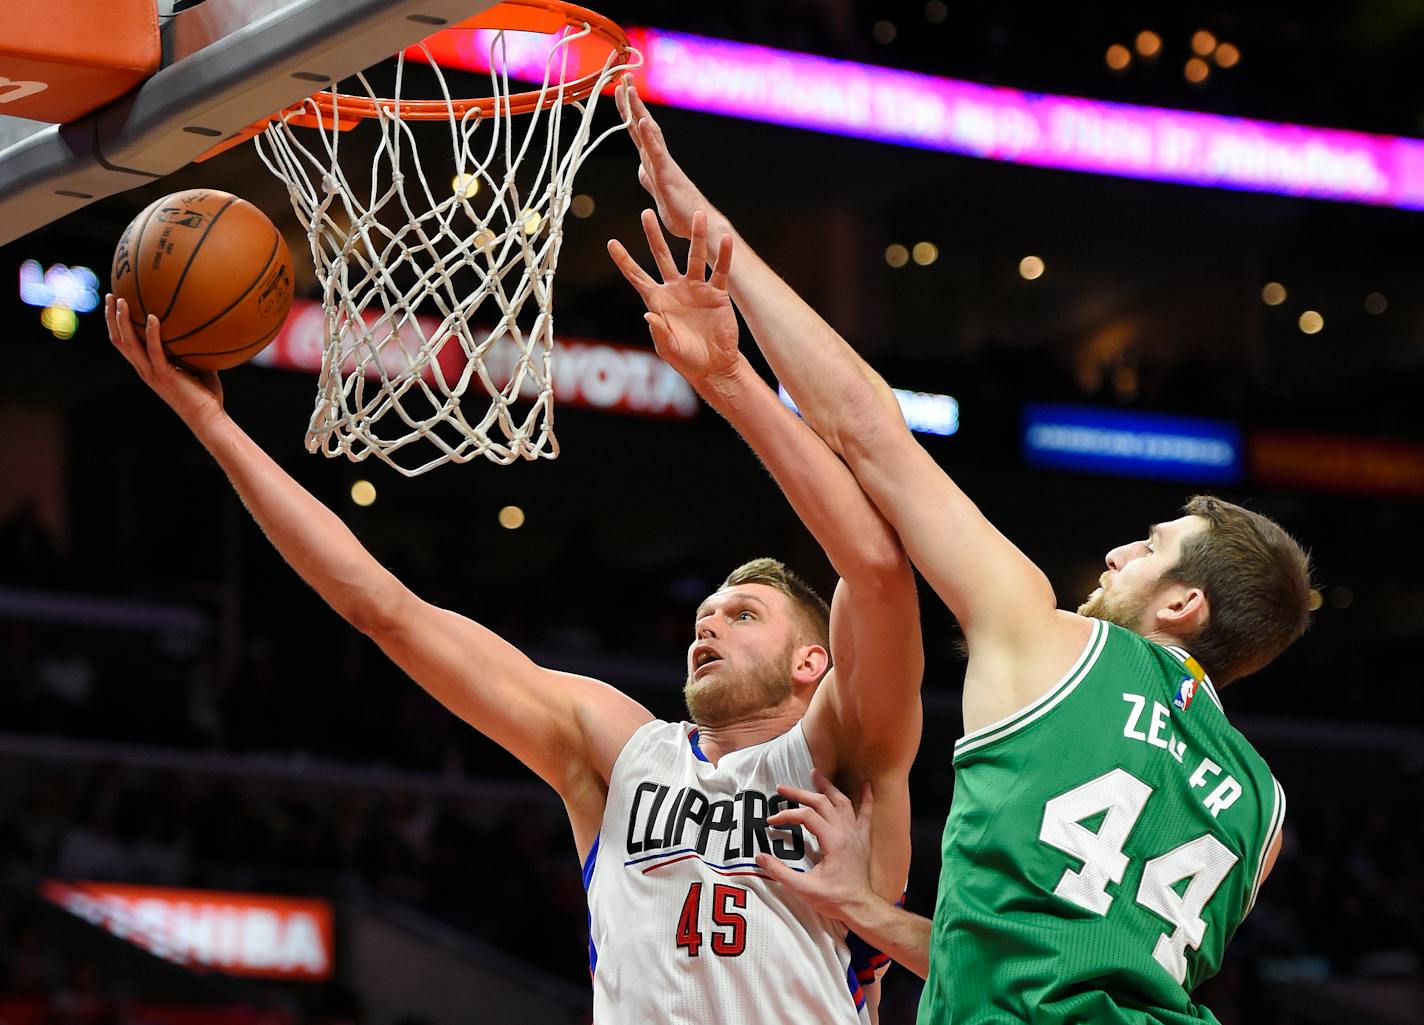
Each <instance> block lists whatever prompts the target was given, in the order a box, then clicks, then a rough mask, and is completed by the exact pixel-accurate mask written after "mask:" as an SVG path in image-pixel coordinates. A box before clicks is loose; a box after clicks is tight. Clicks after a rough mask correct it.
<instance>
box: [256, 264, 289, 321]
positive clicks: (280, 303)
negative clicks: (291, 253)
mask: <svg viewBox="0 0 1424 1025" xmlns="http://www.w3.org/2000/svg"><path fill="white" fill-rule="evenodd" d="M291 305H292V278H291V275H289V274H288V273H287V265H286V264H284V263H281V264H278V265H277V266H276V267H275V268H273V270H272V275H271V277H269V278H268V279H267V280H266V281H264V282H263V283H262V290H261V291H260V292H258V294H257V309H258V310H259V311H261V313H262V316H264V317H270V316H272V315H273V314H274V313H276V312H277V311H278V310H282V311H283V315H284V316H285V311H286V309H287V308H288V307H289V306H291Z"/></svg>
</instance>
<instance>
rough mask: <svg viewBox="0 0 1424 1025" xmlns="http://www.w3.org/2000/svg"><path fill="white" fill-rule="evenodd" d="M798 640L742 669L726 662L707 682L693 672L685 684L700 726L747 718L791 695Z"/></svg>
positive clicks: (691, 710) (689, 704)
mask: <svg viewBox="0 0 1424 1025" xmlns="http://www.w3.org/2000/svg"><path fill="white" fill-rule="evenodd" d="M795 649H796V642H795V641H788V642H787V643H786V648H785V650H783V651H782V652H781V654H779V655H772V656H770V657H768V658H766V659H763V660H761V661H760V662H759V663H757V664H754V665H751V666H747V667H745V668H742V669H739V670H732V669H731V667H729V666H726V665H723V666H722V667H721V668H719V669H718V670H717V678H716V679H715V680H708V681H707V682H706V683H701V682H698V681H697V680H694V679H693V678H692V677H691V676H689V677H688V678H687V683H686V684H684V685H683V688H682V696H683V699H684V700H685V701H686V702H687V715H688V718H690V719H691V720H692V721H693V722H695V723H697V725H699V726H717V725H720V724H722V723H726V722H732V721H734V720H737V719H741V718H745V717H746V716H747V715H749V714H751V713H755V712H759V711H761V710H762V709H764V708H774V707H776V706H777V705H779V704H781V703H782V702H783V701H785V700H786V699H787V698H789V697H790V696H791V692H792V686H791V653H792V651H794V650H795Z"/></svg>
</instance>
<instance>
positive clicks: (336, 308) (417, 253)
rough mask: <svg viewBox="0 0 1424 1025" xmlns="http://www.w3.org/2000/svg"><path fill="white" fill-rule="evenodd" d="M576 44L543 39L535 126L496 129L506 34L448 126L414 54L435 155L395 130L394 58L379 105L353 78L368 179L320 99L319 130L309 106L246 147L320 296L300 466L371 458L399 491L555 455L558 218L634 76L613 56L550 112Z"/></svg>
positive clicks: (503, 121) (398, 123)
mask: <svg viewBox="0 0 1424 1025" xmlns="http://www.w3.org/2000/svg"><path fill="white" fill-rule="evenodd" d="M590 31H591V30H590V28H589V26H587V25H584V26H583V29H582V31H579V30H576V29H566V30H564V32H563V34H562V35H560V36H558V37H555V38H554V39H553V41H552V45H551V49H550V52H549V54H548V57H547V60H546V61H545V68H544V81H543V85H542V87H541V89H540V100H541V102H540V104H539V109H537V110H536V111H535V112H533V113H531V114H528V115H521V116H515V115H512V114H510V113H509V112H508V102H507V98H508V96H509V95H510V89H509V76H508V74H507V72H506V70H505V68H506V62H505V61H504V59H503V57H504V54H505V49H506V47H505V38H504V33H502V32H496V33H493V34H492V39H491V42H490V56H491V60H490V66H491V67H492V68H494V69H495V70H493V71H491V73H490V80H491V82H492V83H493V94H494V96H495V97H496V102H495V103H494V104H492V109H490V110H488V111H486V110H483V109H479V110H474V109H472V110H467V111H464V112H459V111H458V110H457V108H456V107H455V105H454V104H453V103H452V102H451V99H450V92H449V89H448V87H447V85H446V81H445V77H444V75H443V74H442V73H441V72H440V69H439V68H438V67H437V66H436V64H435V62H434V60H433V59H431V57H430V53H429V51H428V50H425V57H426V60H427V61H428V62H429V64H430V68H431V70H432V71H433V73H434V75H435V78H436V80H437V81H438V83H439V88H440V92H441V95H442V96H443V98H444V101H445V107H446V112H447V114H448V119H447V121H446V122H444V123H442V122H434V123H432V124H434V125H440V128H439V129H438V130H439V132H440V134H441V135H442V136H443V137H444V138H445V140H446V144H447V145H446V147H441V148H439V149H437V147H436V146H435V145H434V142H433V140H432V139H431V135H433V134H434V132H435V131H436V129H434V128H432V129H431V130H430V132H429V133H427V134H421V135H420V136H419V137H418V136H417V133H415V132H413V131H412V123H410V122H407V121H405V120H403V119H402V118H401V117H400V108H401V86H402V83H403V81H404V77H405V74H404V72H405V59H404V56H401V57H398V58H397V62H396V69H395V89H394V95H393V96H391V97H389V98H387V99H381V98H380V97H378V96H377V95H376V93H375V91H374V90H373V89H372V88H371V86H370V84H369V82H368V81H367V78H366V76H365V75H364V74H362V75H358V76H356V80H357V81H358V82H359V83H360V86H361V88H362V89H363V90H364V91H365V93H366V95H367V96H369V97H370V98H371V100H372V101H373V102H375V103H376V107H377V110H376V116H375V117H374V118H371V120H373V121H374V122H375V123H376V125H378V126H379V132H380V138H379V142H378V145H377V147H376V151H375V154H374V158H373V159H371V160H370V164H369V166H365V164H364V162H363V163H362V164H354V162H353V161H350V160H348V164H347V166H343V165H342V164H341V162H340V161H339V160H338V149H339V143H340V139H341V135H342V133H341V132H340V131H339V130H338V128H337V125H336V124H335V123H332V122H335V121H339V118H340V116H341V112H340V100H339V97H338V95H337V94H336V92H335V89H334V88H333V102H334V104H335V106H336V117H335V118H328V117H326V116H324V115H323V114H322V112H321V109H320V108H319V107H318V106H317V105H316V104H315V103H314V102H313V101H310V100H309V101H307V103H306V105H304V107H303V108H302V110H301V111H300V112H299V115H288V116H286V117H283V118H281V119H279V120H276V121H274V122H273V123H272V125H271V126H270V127H268V129H267V130H266V131H265V132H263V133H262V134H261V135H259V136H258V137H257V146H258V152H259V154H260V155H261V157H262V160H263V162H264V163H266V164H267V166H268V168H269V169H271V171H272V172H273V173H274V174H276V175H277V177H279V178H280V179H282V180H283V181H284V182H285V183H286V184H287V187H288V193H289V195H290V196H291V198H292V205H293V208H294V209H295V210H296V212H297V216H298V218H299V219H300V220H301V222H302V225H303V227H304V228H305V229H306V231H307V239H308V242H309V243H310V247H311V253H312V260H313V263H314V265H315V269H316V276H317V280H318V282H319V283H320V285H321V289H322V303H323V306H324V308H325V322H324V328H325V332H324V333H325V344H324V348H323V353H322V368H321V377H320V380H319V382H318V389H317V401H316V406H315V409H314V410H313V413H312V418H311V421H310V423H309V425H308V429H307V438H306V440H307V448H308V449H309V450H310V451H313V452H316V451H321V452H323V453H324V454H326V455H327V456H332V457H334V456H337V455H345V456H347V457H348V458H350V459H352V460H355V461H361V460H364V459H367V458H369V457H371V456H373V455H374V456H375V457H377V458H378V459H381V460H382V461H384V462H386V463H388V464H390V465H391V466H393V467H394V468H396V469H397V470H399V471H400V472H401V473H403V474H406V475H407V476H416V475H418V474H421V473H424V472H426V471H427V470H430V469H433V468H434V467H436V466H440V465H442V464H444V463H448V462H454V463H463V462H468V461H470V460H473V459H477V458H485V459H488V460H491V461H493V462H497V463H510V462H513V461H515V460H517V459H538V458H554V457H555V456H557V455H558V442H557V439H556V438H555V436H554V432H553V378H552V372H551V362H550V358H551V355H552V352H553V342H554V336H553V295H554V288H553V285H554V272H555V268H556V265H557V263H558V256H559V249H560V245H561V243H562V241H563V222H564V216H565V214H566V212H567V211H568V209H569V207H570V201H571V197H572V195H573V181H574V176H575V175H576V174H577V172H578V170H579V168H580V167H581V166H582V163H583V161H584V160H585V159H586V158H587V156H588V155H589V153H591V152H592V151H593V149H594V148H595V147H597V146H598V145H599V144H600V143H601V142H602V141H603V140H604V139H606V138H607V137H608V136H610V135H612V134H614V133H615V132H617V131H619V130H621V129H622V128H623V127H624V125H622V124H621V123H619V124H615V125H614V126H613V127H611V128H608V129H607V130H605V131H603V132H602V133H601V134H599V135H597V136H595V135H594V134H593V121H594V114H595V111H596V109H597V107H598V105H599V100H600V98H601V96H602V93H603V89H604V88H605V86H607V85H608V84H610V83H612V82H614V81H616V80H617V78H618V76H620V75H621V74H623V73H624V72H626V71H628V70H631V68H633V67H635V66H636V65H637V62H638V58H637V57H636V55H633V56H631V57H629V56H628V55H627V54H621V53H618V52H614V53H613V54H612V55H611V56H610V57H609V59H608V60H607V61H606V62H605V63H604V66H603V69H602V72H601V74H600V75H599V78H598V81H597V83H596V85H595V88H594V90H593V92H592V94H591V95H590V96H589V97H588V98H587V99H586V100H583V101H579V102H565V101H566V97H565V96H564V88H565V86H564V81H563V76H562V68H563V67H565V66H566V64H565V57H566V53H565V51H566V48H567V47H569V46H571V45H573V44H574V43H576V42H578V41H579V40H581V39H583V38H584V37H586V36H588V35H589V33H590ZM422 49H424V47H423V46H422ZM510 49H513V46H512V45H511V47H510ZM624 58H626V59H624ZM546 99H547V100H548V101H550V102H549V103H548V104H547V105H546V104H545V102H544V100H546ZM546 107H547V109H546ZM294 117H297V118H299V119H300V120H301V121H302V122H304V123H305V125H306V126H308V127H303V126H299V125H297V124H293V123H292V122H293V119H294ZM311 125H315V126H316V130H315V132H314V133H312V131H311V128H310V127H309V126H311ZM481 132H483V134H484V136H485V138H484V139H483V141H480V140H479V136H480V133H481ZM299 133H300V134H299ZM313 134H314V136H315V138H313ZM309 144H310V145H309ZM442 150H443V152H442ZM452 171H453V178H450V177H448V176H449V175H450V174H451V172H452ZM432 446H433V451H432Z"/></svg>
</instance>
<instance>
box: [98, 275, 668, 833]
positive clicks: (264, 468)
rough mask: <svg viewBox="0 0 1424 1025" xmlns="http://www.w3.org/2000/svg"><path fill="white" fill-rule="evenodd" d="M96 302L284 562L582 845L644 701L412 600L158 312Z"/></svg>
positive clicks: (121, 344) (128, 354) (113, 333)
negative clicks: (180, 350) (474, 736)
mask: <svg viewBox="0 0 1424 1025" xmlns="http://www.w3.org/2000/svg"><path fill="white" fill-rule="evenodd" d="M104 312H105V317H106V319H107V321H108V327H109V337H110V339H111V340H112V341H113V343H114V345H115V347H117V348H118V350H119V351H120V353H122V354H123V356H124V358H125V359H127V360H128V361H129V363H130V364H132V365H133V367H134V369H135V370H136V371H138V374H139V376H140V377H141V378H142V379H143V381H144V382H145V383H146V384H147V385H148V386H149V387H151V388H152V389H153V390H154V391H155V392H157V393H158V395H159V397H160V398H162V399H163V400H164V401H165V402H167V403H168V405H169V406H170V407H172V409H173V410H174V412H176V413H177V414H178V415H179V416H180V417H181V418H182V419H183V422H184V423H186V424H187V425H188V427H189V428H190V429H191V430H192V431H193V433H194V434H195V435H196V436H197V438H198V440H199V441H200V442H202V444H203V445H204V447H206V448H207V450H208V451H209V452H210V453H212V455H213V457H214V458H215V459H216V460H217V462H218V464H219V465H220V466H221V467H222V468H223V470H224V471H225V472H226V473H227V475H228V479H229V480H230V481H231V482H232V485H233V488H234V489H235V490H236V491H237V493H238V495H239V496H240V497H241V499H242V501H243V503H244V504H245V505H246V506H247V509H248V511H249V512H250V513H251V514H252V517H253V518H254V519H255V520H256V521H257V523H258V525H259V526H261V528H262V530H263V531H264V532H265V533H266V535H267V537H268V539H269V540H270V541H271V542H272V544H273V546H274V547H276V549H277V551H278V552H280V553H281V555H282V557H283V558H284V559H285V560H286V561H287V563H288V564H289V565H290V566H291V567H292V568H293V569H294V570H296V571H297V573H298V574H299V575H300V576H301V578H302V579H303V580H305V581H306V582H307V583H308V584H310V585H311V586H312V587H313V588H314V589H315V590H316V592H317V593H318V594H320V595H321V596H322V598H324V599H325V600H326V602H327V603H328V604H329V605H330V606H331V607H332V608H333V609H334V610H335V611H336V612H337V613H338V614H339V615H340V616H341V617H342V618H343V619H345V620H346V621H347V622H348V623H350V624H351V625H352V626H354V627H356V628H357V629H358V630H360V631H361V632H362V633H365V634H367V635H368V636H370V637H371V638H372V639H373V640H375V641H376V643H377V644H379V645H380V646H381V649H382V650H383V651H384V652H385V653H386V654H387V655H388V656H390V658H391V659H392V660H393V661H395V662H396V663H397V664H398V665H399V666H400V667H401V668H402V669H404V670H405V671H406V672H407V673H409V674H410V675H411V677H412V678H414V679H415V680H416V682H418V683H419V684H420V685H421V686H422V687H424V688H425V689H426V690H428V691H429V692H430V693H431V695H433V696H434V697H435V698H436V699H437V700H439V701H440V702H441V703H442V704H444V705H445V706H446V707H447V708H449V709H450V710H451V711H452V712H454V713H455V714H456V715H458V716H460V717H461V718H462V719H464V720H465V721H466V722H468V723H469V724H470V725H472V726H474V727H475V728H476V729H477V730H479V731H480V732H481V733H483V734H485V735H486V736H488V737H489V738H490V739H491V740H493V741H495V742H496V743H498V744H499V745H500V746H502V747H504V748H505V749H506V750H508V751H509V752H510V753H511V754H513V755H514V756H515V757H516V758H518V759H519V760H520V761H522V762H523V763H524V764H525V765H527V766H529V767H530V768H531V769H533V770H534V772H535V773H537V774H538V775H539V776H540V777H541V778H543V779H544V780H545V781H547V782H548V783H549V784H550V785H552V786H553V787H554V788H555V789H556V790H557V791H559V793H560V794H562V795H563V796H564V797H565V800H566V802H568V803H569V805H570V813H571V815H572V816H573V817H574V819H575V821H574V828H575V833H576V835H578V836H579V841H580V849H581V850H582V849H584V848H585V847H586V846H587V844H591V843H592V840H593V836H594V835H596V834H597V831H598V820H599V818H601V814H602V793H601V791H600V780H602V781H606V780H607V778H608V773H609V772H611V770H612V764H613V760H614V759H615V758H616V757H617V754H618V751H619V750H621V748H622V746H623V742H624V741H626V739H627V737H628V735H629V734H631V733H632V732H633V730H635V729H637V728H638V726H639V725H641V724H642V723H644V722H646V721H648V720H649V719H651V718H652V717H651V716H650V715H649V714H648V712H647V711H646V710H645V709H643V708H642V707H641V706H640V705H638V704H637V703H636V702H634V701H633V700H631V699H630V698H628V697H626V696H625V695H623V694H620V693H618V692H617V691H615V690H614V689H613V688H611V687H608V686H607V685H605V684H602V683H599V682H597V681H594V680H589V679H586V678H584V677H576V676H572V675H570V674H567V673H558V672H553V671H551V670H547V669H543V668H541V667H540V666H537V665H535V664H534V663H533V662H532V661H530V659H529V658H528V657H527V656H525V655H524V654H523V653H522V652H520V651H519V650H518V649H517V648H515V647H514V646H513V645H511V644H509V643H508V642H506V641H504V640H503V639H501V638H500V637H498V636H496V635H495V634H493V633H491V632H490V631H489V630H486V629H485V628H484V627H482V626H480V625H479V624H477V623H473V622H471V621H470V620H468V619H466V618H464V617H463V616H460V615H457V614H456V613H454V612H450V611H447V610H445V609H441V608H437V607H435V606H433V605H430V604H428V603H426V602H424V601H422V600H421V599H420V598H418V597H417V596H416V595H415V594H413V593H412V592H411V591H410V590H409V589H407V588H406V587H405V585H403V584H402V583H401V582H400V581H399V580H397V579H396V577H395V576H394V575H393V574H391V573H390V572H389V571H388V570H386V569H385V567H383V566H382V565H381V564H380V563H379V562H377V561H376V560H375V559H374V558H373V557H372V556H371V554H370V553H369V552H367V551H366V549H365V548H364V547H363V546H362V545H361V543H360V542H359V541H358V540H357V539H356V537H355V535H354V534H352V533H351V531H350V530H349V529H348V528H347V526H346V524H345V523H343V522H342V521H341V519H340V518H339V517H338V516H336V514H335V513H333V512H332V511H331V510H330V509H328V508H327V507H326V506H324V505H322V503H320V502H319V501H317V500H316V499H315V498H314V497H313V496H312V495H311V494H310V493H309V492H307V491H306V489H304V488H303V487H302V486H301V485H300V484H298V483H297V482H296V481H295V480H293V479H292V478H291V476H289V475H288V474H287V473H286V472H285V471H284V470H282V468H281V467H280V466H278V465H277V464H276V462H274V461H273V460H272V458H271V457H270V456H268V455H267V453H265V452H264V451H262V449H261V448H259V447H258V445H257V444H256V443H255V442H254V441H253V440H252V439H251V438H250V437H248V435H247V434H246V433H245V432H244V431H243V430H242V429H241V428H240V427H238V425H237V424H236V423H235V422H234V421H233V420H232V419H231V418H230V417H228V415H227V414H226V412H225V411H224V410H223V405H222V388H221V385H220V384H219V383H218V378H217V375H216V374H211V373H207V374H192V373H189V372H187V371H184V370H182V369H179V368H178V367H176V366H174V365H173V364H172V363H170V362H169V361H168V359H167V358H166V356H165V354H164V351H163V343H162V339H161V338H160V336H159V326H158V318H156V317H153V316H150V317H149V318H148V322H147V325H146V338H145V340H144V341H143V342H140V340H139V339H138V337H137V336H136V335H135V333H134V329H133V326H132V324H131V323H130V321H129V312H128V310H127V309H126V307H125V304H124V303H123V302H122V300H120V301H117V302H116V301H115V299H114V297H113V296H109V297H107V298H106V300H105V306H104ZM590 796H591V797H592V798H594V800H590ZM584 805H587V806H588V807H583V806H584ZM595 812H596V813H597V814H596V815H594V813H595ZM590 816H592V817H591V818H590ZM583 819H588V820H589V821H587V822H583V821H581V820H583ZM585 838H586V841H587V843H585V842H584V841H585Z"/></svg>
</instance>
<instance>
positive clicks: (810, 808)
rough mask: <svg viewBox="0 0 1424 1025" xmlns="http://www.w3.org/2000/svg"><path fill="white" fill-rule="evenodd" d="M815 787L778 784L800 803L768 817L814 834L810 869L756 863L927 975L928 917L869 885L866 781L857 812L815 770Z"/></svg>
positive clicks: (764, 859)
mask: <svg viewBox="0 0 1424 1025" xmlns="http://www.w3.org/2000/svg"><path fill="white" fill-rule="evenodd" d="M811 778H812V779H813V780H814V782H815V784H816V790H814V791H811V790H801V789H799V788H797V787H788V786H780V787H777V790H778V792H780V794H781V796H783V797H789V798H791V800H793V801H796V802H797V804H798V805H799V807H795V808H788V809H786V810H784V811H779V812H777V813H776V814H775V815H772V816H771V817H770V818H768V819H767V823H768V824H770V825H773V826H789V825H801V826H804V827H805V828H807V829H809V830H810V831H811V832H812V833H813V834H815V836H816V839H817V840H818V841H820V845H821V860H820V862H818V863H817V865H816V867H815V868H813V869H811V871H809V872H796V871H793V870H792V869H789V868H787V867H786V866H785V865H783V864H782V863H781V862H780V861H778V860H777V859H776V858H772V857H769V856H767V855H764V854H759V855H757V866H758V867H759V868H760V869H761V870H762V871H763V872H766V873H767V874H768V875H770V876H771V877H772V878H773V879H775V880H776V881H777V882H779V883H780V884H781V885H782V886H784V887H786V888H787V889H788V890H790V891H791V892H793V893H795V894H796V895H797V896H798V897H800V898H801V899H802V900H804V901H805V902H806V903H807V904H809V905H811V907H813V908H815V909H816V910H817V911H818V912H820V913H821V914H822V915H824V916H825V917H827V918H831V919H834V920H835V921H838V922H844V923H845V924H846V925H847V926H848V927H849V928H850V930H851V931H852V932H854V933H855V934H856V935H857V936H859V937H860V938H861V939H863V940H865V941H867V942H868V943H872V944H874V945H875V946H877V947H879V948H880V949H881V950H883V951H884V952H885V953H886V954H889V955H890V957H891V958H893V959H894V960H895V961H898V962H899V963H900V964H902V965H904V966H905V967H906V968H908V969H909V970H910V971H912V972H914V973H915V974H916V975H918V976H919V977H920V978H922V979H923V978H925V976H926V975H928V973H929V961H930V920H929V919H928V918H922V917H921V916H919V915H916V914H912V913H911V912H909V911H906V910H904V909H903V908H900V907H896V906H895V905H894V904H891V903H890V902H889V901H887V900H885V899H883V898H882V897H880V896H879V895H877V894H876V893H875V891H874V889H872V887H871V885H870V838H871V832H872V818H873V809H874V804H875V798H874V794H873V790H872V787H871V784H870V783H869V782H866V783H865V784H864V785H863V786H862V788H861V795H860V809H859V811H857V810H856V808H855V807H854V806H853V805H852V804H851V802H850V798H848V797H846V795H845V794H843V793H842V792H841V791H840V790H838V789H836V786H835V784H833V783H832V782H831V781H830V780H828V779H826V777H825V776H823V775H821V774H820V773H819V772H813V773H812V776H811Z"/></svg>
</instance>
